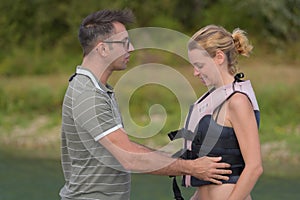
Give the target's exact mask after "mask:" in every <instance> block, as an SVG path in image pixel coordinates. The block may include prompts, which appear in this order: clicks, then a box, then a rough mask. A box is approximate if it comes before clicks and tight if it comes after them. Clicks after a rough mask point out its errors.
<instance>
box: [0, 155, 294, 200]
mask: <svg viewBox="0 0 300 200" xmlns="http://www.w3.org/2000/svg"><path fill="white" fill-rule="evenodd" d="M0 153H1V152H0ZM63 183H64V182H63V174H62V172H61V166H60V161H59V160H51V159H30V158H26V157H10V156H8V155H3V154H0V200H41V199H42V200H55V199H59V196H58V192H59V189H60V188H61V186H62V185H63ZM171 187H172V186H171V179H170V178H168V177H163V176H153V175H137V174H134V175H133V177H132V194H131V199H132V200H153V199H155V200H168V199H170V200H171V199H172V197H173V195H172V191H171ZM192 192H193V191H192V189H183V194H184V196H185V197H186V199H188V198H187V197H188V196H190V195H191V194H192ZM252 196H253V199H254V200H255V199H258V200H260V199H263V200H269V199H270V200H282V199H288V200H294V199H295V200H298V199H300V180H299V179H297V178H289V179H286V178H279V177H269V176H263V177H262V178H261V179H260V180H259V182H258V183H257V185H256V186H255V189H254V191H253V192H252Z"/></svg>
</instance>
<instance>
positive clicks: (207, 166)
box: [191, 156, 231, 184]
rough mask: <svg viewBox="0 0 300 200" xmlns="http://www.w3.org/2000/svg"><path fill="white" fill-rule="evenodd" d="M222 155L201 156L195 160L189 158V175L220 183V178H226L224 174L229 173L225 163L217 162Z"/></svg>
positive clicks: (227, 165)
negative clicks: (190, 166)
mask: <svg viewBox="0 0 300 200" xmlns="http://www.w3.org/2000/svg"><path fill="white" fill-rule="evenodd" d="M221 159H222V157H206V156H205V157H201V158H198V159H196V160H191V162H192V163H191V165H192V168H191V170H192V171H191V175H192V176H194V177H197V178H198V179H201V180H205V181H210V182H212V183H215V184H222V182H221V180H228V179H229V177H228V176H224V175H226V174H231V170H228V169H225V168H229V167H230V165H229V164H227V163H219V162H220V161H221Z"/></svg>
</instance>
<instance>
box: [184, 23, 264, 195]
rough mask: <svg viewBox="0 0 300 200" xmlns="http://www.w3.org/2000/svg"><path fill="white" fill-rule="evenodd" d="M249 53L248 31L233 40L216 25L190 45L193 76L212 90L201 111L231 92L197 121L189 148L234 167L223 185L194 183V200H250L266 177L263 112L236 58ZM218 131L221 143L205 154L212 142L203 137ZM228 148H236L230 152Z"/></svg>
mask: <svg viewBox="0 0 300 200" xmlns="http://www.w3.org/2000/svg"><path fill="white" fill-rule="evenodd" d="M251 50H252V46H251V45H250V44H249V42H248V39H247V37H246V35H245V32H244V31H242V30H240V29H235V30H234V31H233V33H232V34H231V33H229V32H228V31H226V30H225V29H224V28H223V27H219V26H215V25H209V26H206V27H204V28H202V29H200V30H199V31H198V32H197V33H195V34H194V36H193V37H192V40H191V41H190V43H189V52H188V55H189V59H190V62H191V63H192V65H193V66H194V76H196V77H198V78H199V79H200V80H201V82H202V83H203V84H204V85H205V86H207V87H208V88H209V92H208V93H207V94H205V95H204V96H203V97H201V98H200V99H199V100H198V101H197V102H196V103H195V104H194V105H195V106H196V105H197V106H198V108H203V106H204V105H203V103H202V102H203V101H204V100H205V99H207V98H208V97H210V96H211V95H213V94H214V95H217V94H220V91H224V90H223V88H227V89H228V88H229V89H230V90H231V93H230V94H229V95H228V96H226V98H224V101H223V102H221V103H220V105H218V106H215V107H214V109H213V111H212V112H211V114H206V115H205V116H202V117H201V119H200V120H198V121H197V123H198V124H197V128H196V131H195V133H196V136H195V138H194V139H193V143H192V144H191V145H190V148H191V149H192V150H193V151H198V152H199V154H197V155H198V156H201V155H216V156H220V155H221V156H222V157H223V158H224V162H228V163H229V164H231V165H232V175H230V176H229V180H228V181H223V184H222V185H215V184H212V183H211V182H209V181H200V180H196V179H195V178H193V177H192V179H191V181H192V182H191V185H192V186H194V187H197V190H196V192H195V194H194V195H193V197H192V198H191V199H192V200H198V199H199V200H200V199H201V200H223V199H230V200H233V199H237V200H242V199H246V200H251V196H250V192H251V190H252V189H253V187H254V185H255V184H256V182H257V180H258V178H259V177H260V175H261V174H262V172H263V167H262V159H261V152H260V142H259V135H258V124H259V112H258V109H256V108H255V104H257V102H256V99H255V95H254V93H253V95H252V94H251V91H252V92H253V90H252V87H251V85H250V82H249V81H248V82H244V81H241V80H240V79H239V77H238V76H237V75H236V72H237V70H236V68H235V65H236V64H237V56H238V55H239V54H240V55H244V56H248V55H249V54H250V52H251ZM245 85H248V86H249V87H250V89H249V87H248V86H247V87H248V89H244V90H245V91H242V90H239V89H237V88H242V87H244V86H245ZM231 88H233V89H231ZM244 88H245V87H244ZM221 89H222V90H221ZM248 91H250V92H248ZM216 93H217V94H216ZM225 93H226V92H225ZM251 95H252V96H251ZM250 96H251V97H250ZM206 106H207V105H206ZM204 107H205V106H204ZM256 107H257V108H258V106H256ZM198 110H201V109H198ZM197 112H199V111H197ZM216 130H219V133H218V134H217V135H218V138H219V139H218V141H215V142H213V143H214V145H212V146H211V147H210V148H208V150H207V148H206V150H205V148H204V145H205V142H207V140H208V139H205V137H206V136H207V137H210V134H215V132H216ZM226 137H227V138H226ZM228 137H231V139H230V142H226V141H229V140H228ZM220 138H221V139H220ZM235 142H236V145H235V144H234V143H235ZM228 143H230V144H228ZM230 145H233V146H234V147H233V148H232V147H228V146H230ZM226 146H227V147H226ZM228 148H229V150H228ZM230 148H232V149H230ZM203 149H204V150H203ZM225 154H226V155H225Z"/></svg>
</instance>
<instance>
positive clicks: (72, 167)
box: [60, 66, 131, 200]
mask: <svg viewBox="0 0 300 200" xmlns="http://www.w3.org/2000/svg"><path fill="white" fill-rule="evenodd" d="M121 127H123V125H122V119H121V115H120V112H119V109H118V106H117V102H116V100H115V98H114V93H113V91H112V87H110V86H109V85H107V86H104V85H103V84H101V83H100V82H99V81H98V79H97V78H96V77H95V76H94V75H93V74H92V72H91V71H89V70H88V69H85V68H83V67H80V66H78V67H77V69H76V75H75V76H74V77H73V78H71V79H70V83H69V86H68V88H67V91H66V94H65V97H64V101H63V107H62V132H61V161H62V168H63V173H64V178H65V185H64V186H63V188H62V189H61V190H60V196H61V199H62V200H67V199H68V200H70V199H72V200H73V199H74V200H75V199H82V200H83V199H89V200H92V199H95V200H96V199H97V200H98V199H101V200H124V199H125V200H126V199H129V198H130V182H131V179H130V173H129V172H128V171H126V170H125V169H124V168H123V167H122V165H121V164H120V163H119V162H118V161H117V160H116V159H115V158H114V157H113V156H112V155H111V154H110V152H109V151H107V150H106V149H105V148H104V147H103V146H102V145H101V144H100V143H99V142H98V140H99V139H101V138H102V137H104V136H106V135H108V134H110V133H111V132H113V131H115V130H117V129H119V128H121Z"/></svg>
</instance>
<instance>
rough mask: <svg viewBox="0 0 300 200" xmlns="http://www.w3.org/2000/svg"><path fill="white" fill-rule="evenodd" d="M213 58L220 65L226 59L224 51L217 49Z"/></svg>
mask: <svg viewBox="0 0 300 200" xmlns="http://www.w3.org/2000/svg"><path fill="white" fill-rule="evenodd" d="M214 60H215V62H216V63H217V64H218V65H222V64H223V63H224V62H225V60H226V56H225V54H224V52H223V51H221V50H217V51H216V56H215V58H214Z"/></svg>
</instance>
